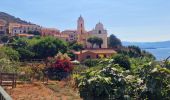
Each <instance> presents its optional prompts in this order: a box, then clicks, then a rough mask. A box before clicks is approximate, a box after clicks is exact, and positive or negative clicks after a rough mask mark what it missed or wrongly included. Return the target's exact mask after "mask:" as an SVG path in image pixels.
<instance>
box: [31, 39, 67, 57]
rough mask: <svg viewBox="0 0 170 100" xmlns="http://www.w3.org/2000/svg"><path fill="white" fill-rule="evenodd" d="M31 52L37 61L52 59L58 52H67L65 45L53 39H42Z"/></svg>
mask: <svg viewBox="0 0 170 100" xmlns="http://www.w3.org/2000/svg"><path fill="white" fill-rule="evenodd" d="M33 51H34V52H35V54H36V55H35V56H36V58H38V59H45V58H47V57H53V56H54V55H56V54H57V53H58V52H59V51H60V52H62V53H65V52H67V43H66V42H65V41H62V40H60V39H57V38H54V37H44V38H42V39H41V40H40V41H39V42H38V43H36V44H35V45H34V46H33Z"/></svg>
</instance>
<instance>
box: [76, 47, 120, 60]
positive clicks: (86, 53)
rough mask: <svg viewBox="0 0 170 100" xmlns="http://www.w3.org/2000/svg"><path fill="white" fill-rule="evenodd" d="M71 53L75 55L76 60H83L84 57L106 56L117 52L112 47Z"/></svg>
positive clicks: (96, 57)
mask: <svg viewBox="0 0 170 100" xmlns="http://www.w3.org/2000/svg"><path fill="white" fill-rule="evenodd" d="M73 53H74V54H75V55H76V60H78V61H83V60H85V59H98V58H108V57H110V56H112V55H114V54H116V53H117V52H116V51H115V50H114V49H106V48H98V49H85V50H81V51H73Z"/></svg>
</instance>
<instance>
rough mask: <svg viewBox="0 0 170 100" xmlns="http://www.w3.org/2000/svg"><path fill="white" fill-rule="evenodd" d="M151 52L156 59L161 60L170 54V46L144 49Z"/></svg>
mask: <svg viewBox="0 0 170 100" xmlns="http://www.w3.org/2000/svg"><path fill="white" fill-rule="evenodd" d="M144 50H146V51H148V52H150V53H152V54H153V55H154V56H155V57H156V60H158V61H161V60H165V59H166V58H167V57H169V56H170V47H169V48H151V49H144Z"/></svg>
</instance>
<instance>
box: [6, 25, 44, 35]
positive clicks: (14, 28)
mask: <svg viewBox="0 0 170 100" xmlns="http://www.w3.org/2000/svg"><path fill="white" fill-rule="evenodd" d="M30 31H32V32H33V31H39V32H41V27H40V26H38V25H28V24H19V23H9V34H10V35H11V36H15V35H17V34H26V33H28V32H30Z"/></svg>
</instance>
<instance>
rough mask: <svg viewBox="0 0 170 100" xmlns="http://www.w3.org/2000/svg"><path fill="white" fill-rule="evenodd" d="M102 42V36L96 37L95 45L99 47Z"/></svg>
mask: <svg viewBox="0 0 170 100" xmlns="http://www.w3.org/2000/svg"><path fill="white" fill-rule="evenodd" d="M102 44H103V40H102V38H98V37H97V38H96V45H98V46H99V48H101V47H102Z"/></svg>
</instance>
